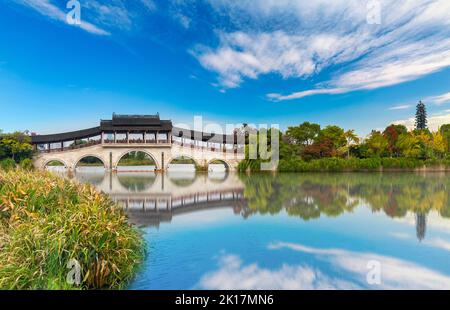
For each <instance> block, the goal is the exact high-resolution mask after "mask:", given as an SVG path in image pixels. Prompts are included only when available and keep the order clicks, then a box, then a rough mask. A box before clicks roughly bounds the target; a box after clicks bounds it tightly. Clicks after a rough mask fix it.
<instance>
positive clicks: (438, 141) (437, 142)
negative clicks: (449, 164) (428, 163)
mask: <svg viewBox="0 0 450 310" xmlns="http://www.w3.org/2000/svg"><path fill="white" fill-rule="evenodd" d="M432 148H433V153H434V155H435V156H436V157H438V158H442V157H443V156H444V154H445V152H446V151H447V141H446V140H445V138H444V135H443V134H442V132H441V131H437V132H433V138H432Z"/></svg>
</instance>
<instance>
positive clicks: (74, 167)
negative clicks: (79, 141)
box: [73, 154, 108, 170]
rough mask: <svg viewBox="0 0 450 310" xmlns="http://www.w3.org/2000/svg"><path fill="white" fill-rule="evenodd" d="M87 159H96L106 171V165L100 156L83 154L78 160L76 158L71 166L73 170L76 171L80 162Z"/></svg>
mask: <svg viewBox="0 0 450 310" xmlns="http://www.w3.org/2000/svg"><path fill="white" fill-rule="evenodd" d="M89 157H91V158H96V159H98V160H100V161H101V162H102V164H103V168H104V169H105V170H108V165H107V164H106V161H105V159H104V158H102V157H101V156H99V155H95V154H83V155H82V156H81V157H80V158H78V160H76V161H75V164H74V165H73V169H74V170H76V169H77V168H78V165H79V164H80V162H81V161H82V160H83V159H86V158H89Z"/></svg>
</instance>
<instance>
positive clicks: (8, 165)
mask: <svg viewBox="0 0 450 310" xmlns="http://www.w3.org/2000/svg"><path fill="white" fill-rule="evenodd" d="M15 166H16V162H15V161H14V159H12V158H5V159H3V160H1V161H0V168H1V169H3V170H10V169H12V168H14V167H15Z"/></svg>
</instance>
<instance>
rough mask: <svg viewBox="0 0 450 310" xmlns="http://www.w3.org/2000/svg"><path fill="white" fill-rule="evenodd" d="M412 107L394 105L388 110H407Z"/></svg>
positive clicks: (409, 105) (408, 105)
mask: <svg viewBox="0 0 450 310" xmlns="http://www.w3.org/2000/svg"><path fill="white" fill-rule="evenodd" d="M412 107H413V106H412V105H411V104H402V105H396V106H393V107H390V108H389V110H406V109H409V108H412Z"/></svg>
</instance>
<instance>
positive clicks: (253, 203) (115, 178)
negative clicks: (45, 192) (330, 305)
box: [75, 171, 450, 289]
mask: <svg viewBox="0 0 450 310" xmlns="http://www.w3.org/2000/svg"><path fill="white" fill-rule="evenodd" d="M75 177H76V178H77V179H78V180H80V181H81V182H89V183H92V184H94V185H95V186H96V187H97V188H98V189H100V190H102V191H103V192H105V193H107V194H109V195H110V196H111V197H112V199H113V200H114V201H116V202H117V203H119V204H120V205H122V206H123V207H124V209H125V210H126V212H127V214H128V216H129V218H130V221H131V222H132V223H134V224H136V225H138V226H140V227H142V228H143V231H144V232H145V235H144V237H145V239H146V241H147V244H148V245H149V253H150V254H149V256H148V258H147V260H146V261H145V262H144V266H143V271H142V273H141V274H139V275H138V277H137V279H136V280H135V281H134V282H133V283H132V285H131V288H132V289H191V288H198V289H280V288H281V289H317V288H319V289H324V288H337V289H354V288H376V289H394V288H425V289H435V288H450V264H448V255H449V252H450V192H449V191H448V188H449V186H450V175H448V174H439V173H433V174H414V173H401V174H394V173H392V174H388V173H385V174H378V173H373V174H278V175H272V174H258V175H251V176H250V175H238V174H234V173H228V172H224V171H222V172H220V171H218V172H209V173H203V174H199V173H195V172H193V171H177V172H175V171H172V172H170V171H169V172H168V173H167V174H155V173H123V172H121V173H117V174H108V173H107V174H105V173H104V172H99V171H97V172H92V171H91V172H86V171H83V172H81V173H80V172H79V171H78V172H77V173H76V175H75ZM155 228H156V229H155ZM373 261H375V262H377V263H380V266H382V281H381V283H380V284H377V285H371V284H369V283H368V282H367V279H366V275H367V272H368V263H369V262H373ZM180 275H182V276H180Z"/></svg>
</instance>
